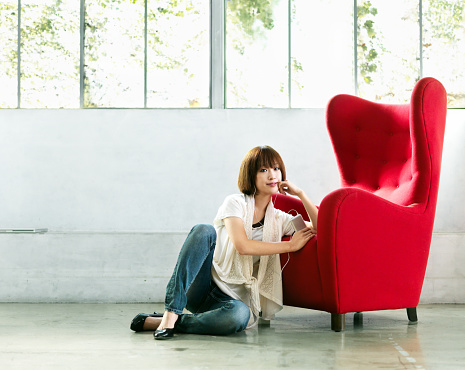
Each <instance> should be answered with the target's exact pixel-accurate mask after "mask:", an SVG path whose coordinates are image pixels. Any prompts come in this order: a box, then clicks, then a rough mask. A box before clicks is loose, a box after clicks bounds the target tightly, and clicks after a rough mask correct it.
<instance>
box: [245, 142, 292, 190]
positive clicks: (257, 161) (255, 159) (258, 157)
mask: <svg viewBox="0 0 465 370" xmlns="http://www.w3.org/2000/svg"><path fill="white" fill-rule="evenodd" d="M276 164H277V165H278V167H279V169H280V170H281V174H282V180H286V168H285V167H284V162H283V160H282V158H281V156H280V155H279V153H278V152H277V151H276V150H274V149H273V148H272V147H270V146H267V145H263V146H257V147H255V148H253V149H251V150H249V152H248V153H247V154H246V155H245V157H244V159H243V160H242V163H241V169H240V170H239V179H238V180H237V185H238V186H239V190H240V191H241V192H242V193H243V194H246V195H253V194H254V193H255V191H256V188H255V179H256V176H257V172H258V171H259V170H260V169H261V168H262V167H274V166H276Z"/></svg>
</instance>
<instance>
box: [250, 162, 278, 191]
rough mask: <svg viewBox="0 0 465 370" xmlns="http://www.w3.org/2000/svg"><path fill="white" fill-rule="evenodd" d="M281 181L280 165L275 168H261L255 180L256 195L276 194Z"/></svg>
mask: <svg viewBox="0 0 465 370" xmlns="http://www.w3.org/2000/svg"><path fill="white" fill-rule="evenodd" d="M281 180H282V174H281V169H280V168H279V167H278V164H276V165H275V166H273V167H266V166H265V167H260V169H259V170H258V172H257V176H256V178H255V186H256V188H257V193H256V194H269V195H273V194H276V193H277V192H278V183H279V182H280V181H281Z"/></svg>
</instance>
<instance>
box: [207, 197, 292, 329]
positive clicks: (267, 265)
mask: <svg viewBox="0 0 465 370" xmlns="http://www.w3.org/2000/svg"><path fill="white" fill-rule="evenodd" d="M254 209H255V199H254V197H253V196H248V195H244V194H234V195H230V196H228V197H226V199H225V201H224V202H223V204H222V206H221V207H220V208H219V210H218V214H217V215H216V217H215V220H214V222H213V224H214V226H215V229H216V233H217V241H216V247H215V252H214V255H213V270H212V276H213V281H214V282H215V283H216V284H217V285H218V287H219V288H220V289H221V290H222V291H224V293H226V294H228V295H230V296H232V298H235V299H239V300H241V301H242V302H244V303H245V304H247V305H248V306H249V308H250V311H251V313H252V315H251V318H250V321H249V325H248V328H249V327H251V326H253V325H254V324H255V323H256V322H257V320H258V316H259V313H260V312H261V313H262V317H263V318H264V319H267V320H270V319H272V318H273V316H274V314H275V313H276V312H278V311H280V310H281V309H282V307H283V292H282V280H281V263H280V260H279V255H277V254H275V255H268V256H261V257H260V265H259V268H258V275H257V277H256V278H255V277H254V276H253V256H247V255H240V254H239V253H238V252H237V250H236V248H235V247H234V245H233V243H232V242H231V239H230V238H229V235H228V233H227V231H226V228H225V226H224V219H225V218H227V217H239V218H241V219H242V221H243V223H244V228H245V232H246V235H247V238H249V239H252V222H253V215H254ZM291 218H292V216H291V215H288V214H287V213H284V212H282V211H280V210H278V209H275V208H274V205H273V203H272V202H270V204H269V205H268V207H267V209H266V212H265V224H264V227H263V241H264V242H279V241H281V239H282V237H283V236H284V235H291V234H292V233H293V231H294V229H293V227H292V223H291V222H290V219H291Z"/></svg>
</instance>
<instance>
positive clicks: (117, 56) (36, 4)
mask: <svg viewBox="0 0 465 370" xmlns="http://www.w3.org/2000/svg"><path fill="white" fill-rule="evenodd" d="M209 5H210V1H209V0H165V1H162V0H130V1H129V0H80V1H78V0H6V1H2V2H1V4H0V35H1V40H2V50H1V51H0V83H1V86H2V89H1V91H0V108H79V107H82V108H92V107H110V108H111V107H118V108H144V107H157V108H158V107H167V108H187V107H206V108H208V107H209V106H210V80H209V75H210V13H209ZM18 34H19V35H20V38H18ZM18 50H19V54H18Z"/></svg>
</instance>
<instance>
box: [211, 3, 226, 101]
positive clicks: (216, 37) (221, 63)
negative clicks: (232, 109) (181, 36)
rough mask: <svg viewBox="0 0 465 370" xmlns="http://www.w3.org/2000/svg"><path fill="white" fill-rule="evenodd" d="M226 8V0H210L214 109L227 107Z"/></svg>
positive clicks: (212, 96)
mask: <svg viewBox="0 0 465 370" xmlns="http://www.w3.org/2000/svg"><path fill="white" fill-rule="evenodd" d="M225 9H226V7H225V0H223V1H215V0H211V1H210V76H211V77H210V102H211V103H210V104H211V108H213V109H222V108H225V70H226V64H225V59H224V54H225V52H224V49H225V34H226V16H225V14H226V11H225Z"/></svg>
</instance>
